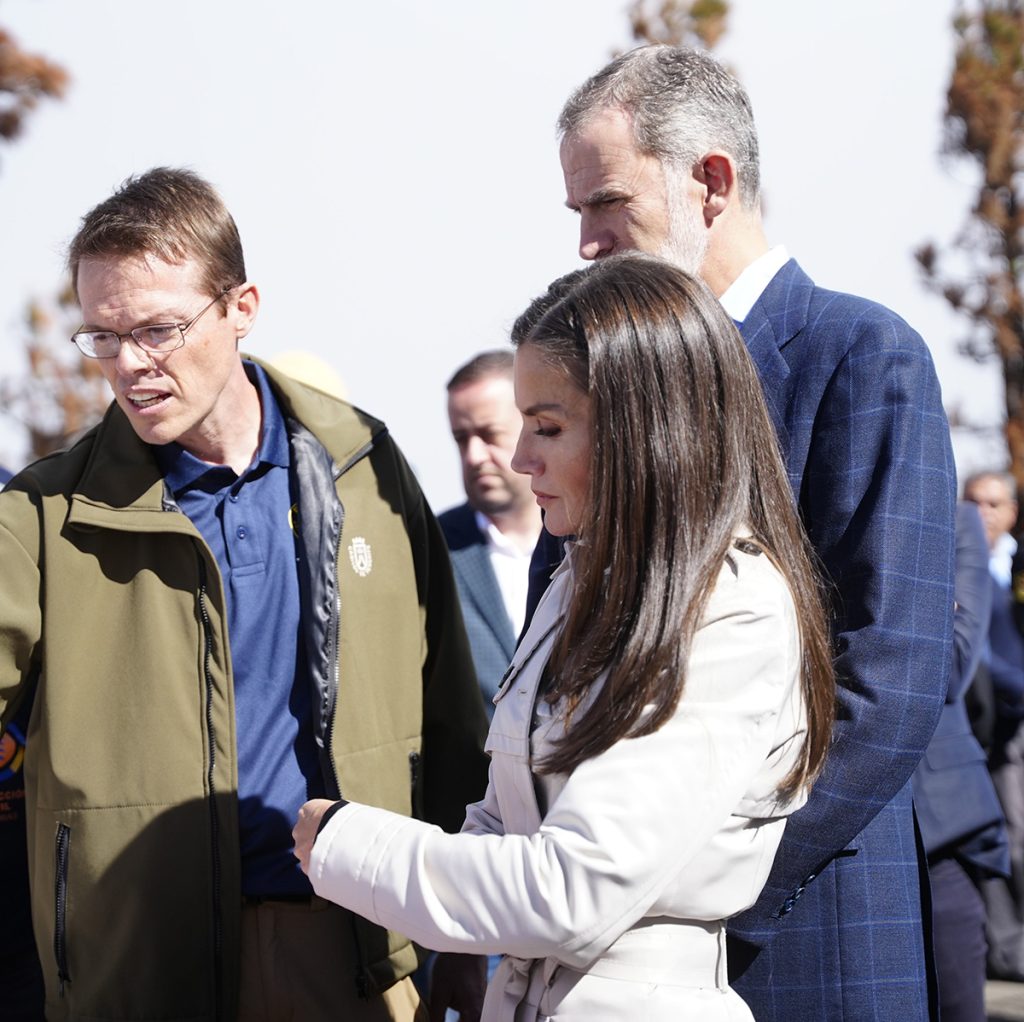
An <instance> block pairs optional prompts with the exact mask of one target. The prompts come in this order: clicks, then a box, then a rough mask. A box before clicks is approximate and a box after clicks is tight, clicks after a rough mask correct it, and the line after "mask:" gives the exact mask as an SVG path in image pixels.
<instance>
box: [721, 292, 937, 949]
mask: <svg viewBox="0 0 1024 1022" xmlns="http://www.w3.org/2000/svg"><path fill="white" fill-rule="evenodd" d="M872 309H874V310H875V311H863V310H862V312H863V314H862V315H860V317H859V319H858V315H857V310H856V309H849V310H847V315H846V316H844V315H843V313H842V312H840V313H838V314H836V315H833V322H832V323H829V324H825V325H818V326H817V327H816V328H815V329H816V330H817V331H818V332H819V336H817V337H812V338H810V340H812V341H818V340H820V342H821V345H822V346H824V345H825V344H826V338H824V337H823V336H820V335H821V333H823V332H824V331H826V330H828V331H833V332H835V331H840V332H841V331H842V330H846V331H851V330H852V331H853V333H854V336H853V338H852V339H851V342H850V344H849V346H848V347H847V349H846V352H845V355H844V356H843V357H842V358H841V359H838V360H837V362H836V364H835V367H834V369H833V370H832V371H831V373H830V375H829V376H828V378H827V383H826V385H825V387H824V390H823V392H822V394H821V397H820V400H818V402H817V405H816V407H815V409H814V421H813V425H812V427H811V435H810V441H809V448H808V451H807V459H806V466H805V469H804V472H803V476H802V480H801V482H800V489H799V499H800V510H801V514H802V517H803V521H804V524H805V526H806V528H807V531H808V535H809V537H810V539H811V543H812V545H813V546H814V549H815V550H816V551H817V553H818V556H819V558H820V560H821V563H822V565H823V567H824V570H825V574H826V576H827V578H828V579H829V583H830V587H831V593H832V597H833V607H834V620H833V640H834V642H833V648H834V650H835V653H836V661H835V663H836V673H837V683H838V688H837V707H836V723H835V730H834V737H833V744H832V747H831V750H830V752H829V756H828V759H827V761H826V764H825V768H824V770H823V772H822V774H821V776H820V777H819V778H818V780H817V782H816V783H815V786H814V788H813V790H812V792H811V795H810V798H809V800H808V803H807V805H806V806H804V807H803V808H802V809H801V810H800V811H799V812H797V813H795V814H794V815H793V816H792V817H791V818H790V820H789V823H788V825H787V827H786V833H785V835H784V836H783V841H782V846H781V848H780V850H779V853H778V855H777V856H776V859H775V863H774V866H773V869H772V872H771V875H770V876H769V880H768V883H767V885H766V887H765V889H764V892H763V893H762V895H761V897H760V898H759V900H758V902H757V904H756V905H755V906H754V907H753V908H752V909H750V910H748V911H747V912H745V913H743V914H742V915H740V916H738V917H736V919H734V920H730V924H729V926H730V934H731V935H733V936H734V937H739V938H741V939H743V940H744V941H747V942H748V943H751V944H753V945H755V946H760V945H763V944H765V943H767V942H768V941H770V940H771V937H772V935H773V934H774V933H775V932H776V931H775V927H776V926H777V923H778V920H779V919H781V918H782V917H783V916H784V915H786V914H787V913H788V912H789V910H790V909H791V908H792V906H793V903H794V902H795V901H796V899H797V898H799V896H800V894H801V893H802V891H803V889H804V887H805V886H806V884H808V883H809V882H810V881H811V880H813V879H814V877H815V876H816V875H817V874H818V873H819V872H820V871H821V870H822V869H823V868H824V867H825V866H826V865H828V863H829V862H831V860H833V859H834V858H835V857H836V856H837V855H839V854H840V853H841V852H842V851H843V850H844V849H846V848H847V847H848V846H851V844H852V845H853V846H854V847H855V846H856V839H857V836H858V835H859V834H860V833H861V831H863V830H864V829H865V827H867V826H868V824H869V823H870V822H871V821H872V820H873V819H874V817H875V816H876V815H877V814H878V813H879V812H880V810H881V809H882V808H883V807H884V806H885V805H887V804H888V803H889V802H890V801H891V800H892V799H893V798H894V797H895V796H896V794H897V793H898V792H899V791H900V790H901V789H902V788H903V787H904V785H906V784H907V782H908V781H909V780H910V777H911V775H912V774H913V771H914V768H915V767H916V765H917V763H918V761H919V760H920V758H921V756H922V754H923V753H924V750H925V748H926V747H927V745H928V742H929V740H930V739H931V736H932V734H933V732H934V730H935V727H936V724H937V722H938V717H939V713H940V712H941V709H942V706H943V703H944V700H945V694H946V686H947V681H948V678H949V668H950V655H951V645H952V618H953V514H954V505H955V496H956V494H955V486H956V484H955V478H956V476H955V469H954V467H953V460H952V450H951V446H950V440H949V427H948V423H947V421H946V416H945V413H944V411H943V408H942V401H941V394H940V390H939V383H938V379H937V377H936V375H935V370H934V367H933V365H932V361H931V357H930V355H929V353H928V351H927V348H926V347H925V345H924V342H923V341H922V340H921V338H920V337H919V336H918V335H917V334H916V333H915V332H914V331H913V330H911V329H910V327H909V326H907V324H905V323H904V322H903V321H902V320H900V319H899V318H898V317H896V316H893V315H892V314H891V313H889V312H888V311H887V310H882V309H880V307H872ZM818 311H819V313H820V310H818ZM822 318H823V319H824V315H823V314H822ZM804 350H805V351H806V356H807V358H809V359H815V358H823V357H824V356H823V355H821V354H819V353H818V351H817V346H816V344H814V343H809V344H806V345H805V349H804ZM821 371H824V370H823V369H822V370H821ZM791 453H792V452H791Z"/></svg>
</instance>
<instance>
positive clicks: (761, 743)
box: [310, 582, 799, 965]
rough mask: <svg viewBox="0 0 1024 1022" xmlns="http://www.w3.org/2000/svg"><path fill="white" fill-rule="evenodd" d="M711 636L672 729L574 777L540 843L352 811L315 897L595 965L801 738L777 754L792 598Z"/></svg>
mask: <svg viewBox="0 0 1024 1022" xmlns="http://www.w3.org/2000/svg"><path fill="white" fill-rule="evenodd" d="M709 611H710V608H709ZM705 622H706V623H705V625H704V626H703V627H702V628H701V629H700V630H699V631H698V633H697V636H696V637H695V641H694V646H693V650H692V653H691V658H690V663H689V667H688V673H687V683H686V684H687V687H686V693H685V695H684V697H683V700H682V701H681V702H680V706H679V708H678V709H677V711H676V713H675V714H674V716H673V717H672V718H671V719H670V720H669V721H668V722H667V723H666V724H665V725H664V726H663V727H662V728H661V729H660V730H658V731H655V732H654V733H653V734H649V735H644V736H642V737H637V738H631V739H628V740H623V741H620V742H617V743H616V744H615V745H613V746H612V747H611V748H610V749H608V750H607V751H606V752H604V753H602V754H601V755H598V756H595V757H593V758H592V759H589V760H586V761H585V762H584V763H582V764H581V765H580V766H579V767H577V769H576V770H575V771H574V772H573V773H572V775H571V776H570V777H568V778H567V779H566V784H565V787H564V788H563V789H562V791H561V793H560V794H559V795H558V797H557V798H556V799H555V802H554V804H553V805H552V806H551V808H550V810H549V812H548V814H547V816H546V817H545V818H544V820H543V822H542V824H541V827H540V829H539V831H537V832H536V833H532V834H516V833H509V834H504V835H500V834H492V833H484V834H476V833H464V834H458V835H445V834H443V833H441V832H440V831H439V830H437V829H436V828H431V827H429V826H426V825H424V824H422V823H420V822H418V821H415V820H406V819H404V818H402V817H400V816H397V815H395V814H393V813H389V812H386V811H383V810H379V809H376V808H373V807H368V806H363V805H357V804H350V805H348V806H346V807H345V808H344V809H343V810H342V811H341V812H338V813H337V814H335V816H334V817H333V818H332V819H331V821H330V822H329V824H328V825H327V826H326V827H325V828H324V830H323V831H322V832H321V833H320V835H319V837H318V838H317V840H316V843H315V845H314V848H313V853H312V857H311V864H310V879H311V881H312V883H313V887H314V890H315V891H316V892H317V893H318V894H320V895H322V896H324V897H326V898H329V899H331V900H333V901H336V902H338V903H339V904H341V905H343V906H345V907H347V908H350V909H352V910H353V911H355V912H358V913H360V914H361V915H365V916H366V917H368V918H370V919H373V920H375V921H376V922H379V923H381V924H383V925H385V926H388V927H391V928H395V929H398V930H399V931H401V932H404V933H406V934H408V935H409V936H410V937H412V938H413V939H414V940H416V941H417V942H419V943H422V944H424V945H426V946H428V947H433V948H436V949H438V950H442V951H467V950H472V951H475V952H477V953H484V952H486V953H496V952H505V953H508V954H512V955H516V956H519V957H524V958H540V957H545V956H549V955H554V956H556V957H557V958H558V959H559V960H560V961H562V962H564V963H566V964H569V965H585V964H587V963H589V962H591V961H593V960H594V959H595V958H596V957H598V956H599V955H600V954H601V953H602V952H603V951H605V950H606V949H607V948H608V947H609V946H610V945H611V944H612V943H613V942H614V941H615V940H616V939H617V938H618V937H619V936H620V935H621V934H622V933H623V932H625V931H626V930H627V929H628V928H629V927H631V926H632V925H633V924H634V923H636V922H637V921H638V920H639V919H641V918H642V917H643V916H644V915H646V914H648V910H649V909H651V907H652V906H653V905H654V903H655V902H656V901H657V900H658V899H659V898H660V896H661V895H662V893H663V892H664V891H665V889H666V888H667V887H668V886H670V885H671V884H672V883H673V881H674V880H675V878H676V877H678V876H679V874H680V873H681V872H682V871H684V870H685V869H686V866H687V863H688V862H689V861H690V860H691V859H692V858H693V857H694V856H695V855H696V854H697V853H698V852H699V851H700V850H701V849H702V848H703V847H704V846H705V845H706V844H707V843H708V841H709V840H710V839H711V838H712V836H713V835H714V834H715V833H716V832H717V831H718V830H719V829H720V828H721V827H722V826H723V825H724V824H725V822H726V821H727V820H728V818H729V817H730V815H731V814H732V813H733V812H734V811H735V810H737V808H738V806H739V805H740V803H741V801H743V799H744V796H745V794H748V793H749V791H750V790H751V782H752V780H753V778H755V776H757V775H758V774H759V772H760V771H761V770H762V768H763V767H764V765H765V762H766V760H769V758H770V757H773V756H775V757H783V758H784V757H786V756H788V755H791V754H792V752H793V747H792V746H793V742H795V741H798V740H799V739H797V738H795V737H793V738H791V740H790V741H789V742H788V743H787V745H786V748H785V749H784V750H780V749H778V748H775V747H774V746H775V744H776V731H777V726H776V724H777V718H778V714H779V709H780V707H781V705H782V704H783V703H784V701H785V699H786V698H787V695H788V693H789V691H790V688H791V686H792V685H793V684H794V683H795V682H794V679H795V676H796V673H797V666H796V663H795V661H796V659H797V657H796V654H795V648H796V642H795V641H793V640H792V636H793V634H794V629H795V625H794V623H793V617H792V607H791V603H790V601H789V594H788V592H787V591H784V586H783V584H782V583H781V582H778V584H776V585H774V586H772V587H769V588H764V587H760V588H758V589H757V590H756V591H755V592H750V591H749V590H748V591H747V593H746V594H745V598H743V599H736V600H732V601H730V600H729V599H725V600H720V601H718V602H717V606H715V608H714V613H713V614H712V613H710V612H709V614H708V616H707V617H706V619H705ZM495 761H496V762H497V756H496V757H495ZM776 762H777V761H776ZM788 762H791V760H789V761H788ZM526 786H527V787H528V786H529V785H528V782H527V785H526ZM772 792H773V789H772ZM765 815H768V814H767V813H765ZM756 894H757V891H756V890H754V891H751V892H749V897H750V901H752V900H753V899H754V897H756Z"/></svg>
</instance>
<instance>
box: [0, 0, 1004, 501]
mask: <svg viewBox="0 0 1024 1022" xmlns="http://www.w3.org/2000/svg"><path fill="white" fill-rule="evenodd" d="M626 7H627V0H504V2H502V0H490V2H481V0H437V2H434V3H426V2H415V0H376V2H374V3H372V4H369V3H359V4H356V3H352V2H343V0H339V2H333V3H328V2H318V3H317V2H313V0H292V2H291V3H289V4H287V5H285V4H284V3H281V2H280V0H217V2H210V0H176V2H175V3H169V2H160V0H145V2H140V0H0V26H2V27H4V28H5V29H7V30H8V31H9V32H11V33H12V34H13V35H14V37H15V39H16V40H17V42H18V43H19V44H20V45H21V47H22V48H23V49H26V50H27V51H29V52H31V53H39V54H43V55H45V56H47V57H49V58H51V59H52V60H55V61H57V62H58V63H60V64H62V65H63V66H64V67H65V68H66V69H67V71H68V72H69V74H70V75H71V79H72V80H71V85H70V88H69V90H68V93H67V96H66V98H65V99H64V100H63V101H55V102H54V101H46V102H44V103H43V104H42V105H41V106H40V107H39V108H38V110H37V111H36V113H35V114H34V115H33V116H31V118H30V120H29V122H28V126H27V131H26V133H25V134H24V135H23V136H22V137H21V138H20V139H19V140H18V141H17V142H15V143H14V144H13V145H10V146H5V147H3V149H2V150H0V160H2V163H0V372H2V373H4V374H23V373H24V372H26V369H27V367H26V365H25V361H24V356H23V341H24V337H25V326H24V316H25V307H26V304H27V302H28V300H29V299H30V298H32V297H36V298H42V299H47V298H49V297H50V296H52V295H53V294H54V293H55V292H56V291H57V290H58V288H59V285H60V283H61V280H62V273H63V260H64V253H65V249H66V245H67V242H68V241H69V239H70V237H71V236H72V235H73V234H74V232H75V230H76V227H77V224H78V220H79V218H80V217H81V216H82V214H83V213H84V212H85V211H86V210H87V209H89V208H90V207H91V206H93V205H94V204H96V203H97V202H99V201H101V200H102V199H104V198H106V196H107V195H109V194H110V192H111V191H112V190H113V188H114V187H115V186H116V185H117V184H118V183H119V182H120V181H122V180H123V179H124V178H125V177H126V176H127V175H129V174H133V173H138V172H141V171H144V170H146V169H148V168H150V167H153V166H157V165H183V166H189V167H192V168H193V169H195V170H196V171H198V172H199V173H200V174H202V175H203V176H205V177H207V178H208V179H209V180H211V181H212V182H213V183H214V184H215V185H216V186H217V187H218V188H219V189H220V191H221V192H222V194H223V196H224V198H225V200H226V202H227V205H228V207H229V208H230V209H231V211H232V213H233V214H234V217H235V219H236V221H237V222H238V225H239V229H240V230H241V233H242V240H243V244H244V247H245V253H246V263H247V267H248V271H249V276H250V279H252V280H253V281H255V282H256V283H257V284H258V285H259V286H260V289H261V292H262V297H263V305H262V308H261V312H260V318H259V322H258V324H257V326H256V328H255V330H254V331H253V333H252V334H251V335H250V337H249V339H248V341H247V343H246V347H247V349H248V350H250V351H252V352H253V353H254V354H257V355H261V356H264V357H268V358H271V357H273V356H274V355H276V354H278V353H280V352H282V351H285V350H289V349H296V348H299V349H305V350H307V351H310V352H312V353H314V354H316V355H318V356H320V357H321V358H323V359H324V360H326V361H327V362H328V363H329V364H330V365H331V366H332V367H333V368H334V369H336V370H337V371H338V372H339V373H340V374H341V376H342V377H343V378H344V380H345V382H346V384H347V386H348V390H349V396H350V398H351V400H352V401H353V402H354V403H355V404H358V405H360V406H361V407H363V408H365V409H366V410H367V411H369V412H371V413H372V414H374V415H377V416H379V417H380V418H383V419H384V420H385V421H387V423H388V424H389V426H390V428H391V432H392V434H393V435H394V436H395V437H396V438H397V440H398V442H399V443H400V444H401V446H402V447H403V448H404V449H405V451H406V454H407V455H408V457H409V459H410V460H411V462H412V463H413V465H414V467H415V469H416V471H417V472H418V474H419V476H420V479H421V481H422V483H423V485H424V488H425V490H426V492H427V495H428V497H429V498H430V500H431V503H432V504H433V505H434V507H435V508H437V509H442V508H444V507H446V506H448V505H451V504H454V503H456V502H458V501H460V500H461V499H462V491H461V482H460V476H459V471H458V464H457V459H456V455H455V449H454V445H453V444H452V441H451V439H450V437H449V435H448V428H447V418H446V414H445V394H444V383H445V381H446V380H447V379H448V377H449V376H450V374H451V372H452V371H453V370H454V369H455V368H456V367H457V366H458V365H460V364H461V363H462V362H463V361H465V360H466V359H468V358H469V357H470V356H472V355H473V354H474V353H476V352H477V351H480V350H482V349H484V348H492V347H498V346H501V345H504V344H505V343H507V341H506V338H507V332H508V328H509V326H510V325H511V323H512V321H513V320H514V319H515V317H516V316H517V315H518V314H519V312H521V311H522V309H523V308H524V307H525V305H526V303H527V302H528V301H529V299H530V298H531V297H533V296H534V295H535V294H537V293H539V292H540V291H542V290H543V289H544V288H545V286H546V285H547V283H548V282H549V281H550V280H551V279H553V278H554V277H556V276H559V275H561V274H562V273H564V272H567V271H568V270H570V269H573V268H574V267H575V266H577V265H579V258H578V255H577V252H576V241H577V235H576V229H577V225H576V221H575V217H574V215H573V214H572V213H570V212H569V211H567V210H566V209H564V207H563V206H562V203H563V200H564V190H563V187H562V178H561V171H560V168H559V164H558V154H557V146H556V142H555V135H554V121H555V118H556V117H557V114H558V111H559V109H560V107H561V104H562V102H563V101H564V99H565V98H566V97H567V96H568V94H569V93H570V91H571V90H572V89H573V88H574V87H575V86H576V85H578V84H579V83H580V82H581V81H582V80H583V79H584V78H585V77H587V75H589V74H590V73H592V72H593V71H595V70H597V69H598V68H599V67H600V66H601V65H602V64H604V63H605V62H606V60H607V59H608V58H609V57H610V55H611V52H612V50H613V49H622V48H626V47H628V46H629V45H631V43H630V41H629V37H628V25H627V19H626ZM953 9H954V0H861V2H859V3H857V4H823V3H821V2H820V0H772V2H770V3H769V2H766V0H733V2H732V4H731V13H730V18H729V26H730V27H729V31H728V33H727V34H726V36H725V38H724V40H723V41H722V43H721V44H720V46H719V47H718V49H717V50H716V53H717V54H718V55H719V56H720V57H721V58H722V59H723V60H725V61H726V62H727V63H728V64H730V66H731V67H732V68H733V69H734V70H735V71H736V72H737V73H738V74H739V76H740V77H741V79H742V80H743V82H744V84H745V85H746V87H747V89H748V90H749V92H750V94H751V98H752V100H753V103H754V110H755V113H756V116H757V122H758V126H759V130H760V136H761V147H762V163H763V180H764V187H765V204H766V225H767V229H768V234H769V238H770V239H771V240H772V241H773V242H782V243H784V244H786V246H787V247H788V248H789V251H790V253H791V254H792V255H794V256H795V257H796V258H797V259H799V261H800V262H801V264H802V265H803V266H804V268H805V269H806V270H807V271H808V272H809V273H810V274H811V275H812V276H813V277H814V278H815V279H816V280H817V282H818V283H820V284H822V285H824V286H828V287H833V288H838V289H841V290H846V291H851V292H854V293H858V294H862V295H866V296H867V297H870V298H873V299H876V300H878V301H880V302H882V303H884V304H885V305H888V306H890V307H891V308H893V309H895V310H896V311H897V312H899V313H900V314H901V315H902V316H904V318H906V319H907V320H909V321H910V323H911V324H913V325H914V326H915V327H916V328H917V329H918V330H919V331H920V332H921V333H922V334H923V335H924V337H925V338H926V340H927V341H928V343H929V345H930V347H931V350H932V353H933V355H934V358H935V360H936V363H937V366H938V369H939V375H940V379H941V380H942V384H943V392H944V395H945V401H946V406H947V409H954V408H956V409H959V410H960V411H961V412H962V413H965V414H967V415H969V416H971V417H972V418H973V419H975V420H977V421H980V422H983V423H993V424H998V423H999V422H1000V421H1001V417H1002V397H1001V385H1000V378H999V374H998V370H997V369H996V367H995V365H994V363H989V364H986V365H985V366H978V365H976V364H975V363H972V362H970V361H968V360H967V359H964V358H963V357H961V356H959V355H958V354H957V351H956V342H957V341H958V339H959V338H960V337H961V336H962V335H963V332H964V328H963V324H962V323H961V322H960V321H958V319H957V318H956V317H955V316H954V315H953V314H952V313H951V312H950V311H949V309H948V308H947V307H946V305H945V303H944V302H943V301H942V300H941V299H939V298H937V297H934V296H932V295H930V294H929V293H927V292H926V291H925V289H924V287H923V285H922V284H921V283H920V280H919V276H918V272H917V267H916V265H915V263H914V261H913V258H912V252H913V249H914V248H915V247H916V246H917V245H919V244H920V243H921V242H923V241H925V240H928V239H935V240H938V241H940V242H945V241H946V240H948V239H949V238H951V237H952V236H953V235H954V234H955V233H956V231H957V229H958V228H959V226H960V225H961V223H962V222H963V218H964V216H965V214H966V211H967V209H968V207H969V205H970V203H971V201H972V199H973V194H972V184H973V182H974V180H975V172H974V169H973V167H971V166H969V165H967V164H962V163H961V164H951V165H944V164H943V162H942V161H941V160H940V158H939V149H940V145H941V133H942V126H941V115H942V111H943V108H944V97H945V89H946V86H947V84H948V77H949V72H950V68H951V66H952V60H953V35H952V29H951V26H950V22H951V18H952V15H953ZM954 439H955V445H956V450H957V457H958V463H959V467H960V470H961V473H964V472H967V471H970V470H972V469H975V468H980V467H982V466H984V465H987V464H988V463H989V462H998V463H999V464H1002V463H1003V461H1004V459H1005V452H1004V449H1003V448H1002V447H1001V446H1000V444H999V442H998V438H997V439H996V441H995V442H993V441H992V440H991V439H990V440H987V441H984V440H980V439H978V438H977V437H976V436H969V435H961V434H959V433H958V434H956V435H955V438H954ZM26 457H27V442H26V438H25V436H24V433H23V431H22V430H21V429H20V428H19V427H18V425H17V423H15V422H14V421H13V420H12V419H11V418H10V417H9V416H5V415H0V462H3V463H6V464H8V465H9V466H11V467H18V466H19V465H20V464H21V463H22V462H23V461H24V460H25V458H26Z"/></svg>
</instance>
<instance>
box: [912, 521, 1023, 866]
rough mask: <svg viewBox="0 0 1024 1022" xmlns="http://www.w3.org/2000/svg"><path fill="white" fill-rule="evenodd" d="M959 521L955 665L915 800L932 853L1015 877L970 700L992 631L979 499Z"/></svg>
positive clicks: (916, 778) (916, 773)
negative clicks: (970, 713)
mask: <svg viewBox="0 0 1024 1022" xmlns="http://www.w3.org/2000/svg"><path fill="white" fill-rule="evenodd" d="M956 526H957V527H956V585H955V593H956V612H955V615H954V618H953V667H952V670H951V671H950V673H949V689H948V691H947V692H946V703H945V705H944V706H943V707H942V714H941V716H940V717H939V726H938V727H937V728H936V729H935V734H934V735H933V736H932V740H931V741H930V742H929V743H928V748H927V749H926V750H925V754H924V759H922V760H921V762H920V763H919V764H918V767H917V769H916V770H915V771H914V806H915V808H916V810H917V819H918V823H919V824H920V827H921V838H922V840H923V841H924V847H925V851H926V852H927V853H928V855H929V857H930V858H931V857H933V856H940V855H955V856H956V857H957V858H958V859H961V860H964V861H966V862H969V863H971V864H972V865H973V866H976V867H977V868H978V869H979V870H981V871H983V872H985V873H989V874H993V875H1003V876H1008V875H1009V871H1010V858H1009V848H1008V845H1007V840H1006V827H1005V825H1004V822H1003V812H1002V808H1001V807H1000V805H999V797H998V795H996V789H995V786H994V785H993V783H992V777H991V776H990V774H989V772H988V765H987V762H986V757H985V753H984V751H983V750H982V748H981V746H980V745H979V744H978V740H977V738H975V737H974V733H973V732H972V731H971V724H970V721H969V719H968V716H967V709H966V707H965V705H964V696H965V695H966V693H967V690H968V688H969V686H970V684H971V679H972V678H973V677H974V676H975V671H976V669H977V667H978V663H979V661H980V660H981V656H982V653H983V652H984V649H985V643H986V640H987V636H988V625H989V615H990V613H991V608H992V588H991V584H990V583H991V576H990V575H989V571H988V543H987V541H986V539H985V530H984V528H983V527H982V524H981V517H980V516H979V514H978V509H977V507H976V506H975V505H974V504H960V505H959V507H958V508H957V515H956Z"/></svg>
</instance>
